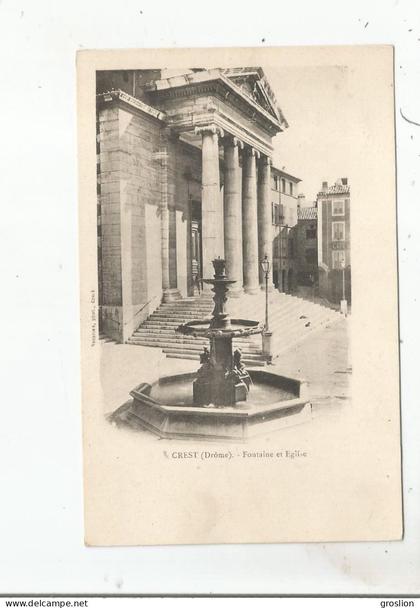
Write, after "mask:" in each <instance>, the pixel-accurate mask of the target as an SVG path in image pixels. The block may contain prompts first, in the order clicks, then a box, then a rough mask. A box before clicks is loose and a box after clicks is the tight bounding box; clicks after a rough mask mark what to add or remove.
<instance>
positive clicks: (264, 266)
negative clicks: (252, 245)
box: [261, 255, 270, 331]
mask: <svg viewBox="0 0 420 608" xmlns="http://www.w3.org/2000/svg"><path fill="white" fill-rule="evenodd" d="M261 268H262V271H263V273H264V276H265V325H264V329H265V331H268V274H269V272H270V260H269V259H268V257H267V255H265V256H264V259H263V260H262V261H261Z"/></svg>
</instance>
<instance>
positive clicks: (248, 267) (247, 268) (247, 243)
mask: <svg viewBox="0 0 420 608" xmlns="http://www.w3.org/2000/svg"><path fill="white" fill-rule="evenodd" d="M257 157H259V152H258V151H257V150H255V149H254V148H247V149H245V151H244V157H243V166H242V251H243V273H244V290H245V293H248V294H256V293H258V291H259V282H258V213H257V165H256V161H257Z"/></svg>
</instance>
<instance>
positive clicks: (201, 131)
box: [194, 124, 224, 137]
mask: <svg viewBox="0 0 420 608" xmlns="http://www.w3.org/2000/svg"><path fill="white" fill-rule="evenodd" d="M194 133H195V134H196V135H205V134H212V135H219V137H223V136H224V131H223V129H222V128H221V127H218V126H217V125H215V124H210V125H203V126H202V127H195V129H194Z"/></svg>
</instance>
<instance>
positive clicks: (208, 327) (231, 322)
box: [176, 318, 263, 338]
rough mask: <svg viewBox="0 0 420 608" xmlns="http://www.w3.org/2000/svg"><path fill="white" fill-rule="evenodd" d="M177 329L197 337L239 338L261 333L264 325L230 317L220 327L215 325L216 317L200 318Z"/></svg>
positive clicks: (179, 331)
mask: <svg viewBox="0 0 420 608" xmlns="http://www.w3.org/2000/svg"><path fill="white" fill-rule="evenodd" d="M176 331H177V332H178V333H181V334H185V335H191V336H197V337H206V338H212V337H218V336H223V337H226V338H239V337H241V336H243V337H245V336H250V335H253V334H260V333H261V332H262V331H263V326H262V324H261V323H260V322H259V321H251V320H250V319H230V318H229V319H228V320H226V324H225V325H224V326H222V327H218V326H217V325H216V326H215V323H214V319H198V320H196V321H188V323H184V324H183V325H179V327H177V329H176Z"/></svg>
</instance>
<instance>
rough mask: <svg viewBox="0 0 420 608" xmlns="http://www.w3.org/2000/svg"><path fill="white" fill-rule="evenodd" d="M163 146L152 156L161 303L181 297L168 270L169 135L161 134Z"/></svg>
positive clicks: (171, 177) (171, 159) (171, 190)
mask: <svg viewBox="0 0 420 608" xmlns="http://www.w3.org/2000/svg"><path fill="white" fill-rule="evenodd" d="M162 140H163V142H162V143H163V145H162V147H161V148H160V150H159V152H156V153H155V154H154V155H153V158H154V160H156V161H158V162H159V164H160V172H159V182H160V243H161V245H160V252H161V267H162V302H171V301H172V300H177V299H179V298H180V297H181V294H180V293H179V291H178V289H177V286H176V285H171V277H170V269H169V249H170V246H169V236H170V208H172V207H173V206H174V202H175V201H174V198H175V192H174V183H171V181H172V182H173V181H174V167H173V165H174V162H175V150H174V149H173V148H174V146H173V145H172V143H173V142H171V135H168V134H167V133H166V132H165V133H163V134H162Z"/></svg>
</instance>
